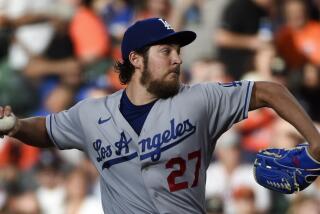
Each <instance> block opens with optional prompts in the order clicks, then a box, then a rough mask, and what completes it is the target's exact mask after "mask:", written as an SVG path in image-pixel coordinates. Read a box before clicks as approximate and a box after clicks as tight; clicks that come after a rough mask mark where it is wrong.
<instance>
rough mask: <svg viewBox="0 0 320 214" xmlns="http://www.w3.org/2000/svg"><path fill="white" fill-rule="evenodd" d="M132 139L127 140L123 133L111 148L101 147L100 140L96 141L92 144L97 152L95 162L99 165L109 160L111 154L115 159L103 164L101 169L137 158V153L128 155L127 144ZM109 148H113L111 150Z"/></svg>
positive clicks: (109, 146) (108, 146)
mask: <svg viewBox="0 0 320 214" xmlns="http://www.w3.org/2000/svg"><path fill="white" fill-rule="evenodd" d="M131 141H132V139H131V138H130V139H127V137H126V135H125V134H124V132H121V134H120V140H119V141H117V142H115V143H114V145H113V147H112V146H111V145H107V146H103V145H102V141H101V139H97V140H96V141H94V142H93V148H94V150H95V151H96V152H97V155H98V157H97V158H96V160H97V161H98V162H99V163H100V162H101V161H103V160H105V159H106V158H110V157H111V156H112V155H113V154H114V156H116V158H113V159H110V160H107V161H105V162H104V163H103V165H102V169H104V168H109V167H111V166H112V165H115V164H118V163H122V162H126V161H129V160H131V159H133V158H135V157H137V156H138V153H137V152H134V153H132V154H129V143H130V142H131ZM111 148H115V149H114V150H112V149H111Z"/></svg>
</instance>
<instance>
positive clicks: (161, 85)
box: [140, 61, 180, 99]
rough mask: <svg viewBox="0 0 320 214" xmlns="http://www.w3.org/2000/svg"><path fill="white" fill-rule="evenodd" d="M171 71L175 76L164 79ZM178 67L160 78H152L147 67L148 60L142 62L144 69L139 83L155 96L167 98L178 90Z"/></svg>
mask: <svg viewBox="0 0 320 214" xmlns="http://www.w3.org/2000/svg"><path fill="white" fill-rule="evenodd" d="M171 73H176V75H177V78H172V79H171V80H165V78H166V77H167V76H168V75H170V74H171ZM179 77H180V67H177V68H176V69H175V70H173V71H170V72H169V73H167V74H166V75H165V76H164V77H163V78H162V79H158V80H157V79H153V76H152V73H151V71H150V70H149V69H148V62H146V61H145V62H144V69H143V71H142V76H141V78H140V83H141V84H142V85H144V86H145V87H146V89H147V91H148V92H149V93H151V94H153V95H155V96H156V97H157V98H160V99H167V98H169V97H173V96H174V95H176V94H177V93H178V92H179V89H180V79H179Z"/></svg>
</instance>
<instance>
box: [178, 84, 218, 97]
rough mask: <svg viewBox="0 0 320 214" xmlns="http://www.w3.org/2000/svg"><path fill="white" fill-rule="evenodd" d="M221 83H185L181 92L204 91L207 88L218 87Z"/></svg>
mask: <svg viewBox="0 0 320 214" xmlns="http://www.w3.org/2000/svg"><path fill="white" fill-rule="evenodd" d="M218 86H219V83H216V82H203V83H195V84H184V85H182V86H181V88H180V91H179V94H181V95H183V94H188V95H189V94H194V93H203V91H205V90H206V88H208V87H210V88H212V87H213V88H214V87H218Z"/></svg>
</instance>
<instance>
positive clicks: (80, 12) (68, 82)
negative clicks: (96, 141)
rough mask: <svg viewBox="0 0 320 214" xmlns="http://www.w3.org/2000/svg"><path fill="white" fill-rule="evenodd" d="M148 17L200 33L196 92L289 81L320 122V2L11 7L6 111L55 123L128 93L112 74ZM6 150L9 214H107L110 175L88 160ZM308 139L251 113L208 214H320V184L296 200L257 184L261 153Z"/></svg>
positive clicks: (232, 134)
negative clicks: (133, 29) (70, 111)
mask: <svg viewBox="0 0 320 214" xmlns="http://www.w3.org/2000/svg"><path fill="white" fill-rule="evenodd" d="M148 17H162V18H165V19H166V20H167V21H168V22H169V23H170V24H171V25H172V26H173V28H174V29H176V30H183V29H190V30H194V31H195V32H197V34H198V38H197V40H196V41H195V42H194V43H192V44H191V45H189V46H187V47H185V48H183V50H182V57H183V67H182V69H183V71H184V72H183V77H182V78H183V81H184V82H185V83H191V84H193V83H198V82H208V81H219V82H229V81H233V80H239V79H248V80H256V81H263V80H268V81H276V82H280V83H282V84H284V85H286V86H287V87H288V88H289V89H290V91H291V92H292V93H293V94H294V95H295V97H296V98H297V99H298V101H299V102H300V103H301V104H302V105H303V107H304V108H305V110H306V111H307V112H308V114H309V115H310V116H311V117H312V119H313V121H314V122H315V124H318V123H319V121H320V111H319V107H320V99H319V95H320V93H319V92H320V84H319V80H320V78H319V66H320V22H319V18H320V1H319V0H302V1H299V0H282V1H276V0H274V1H273V0H141V1H139V0H82V1H81V0H0V105H7V104H10V105H11V106H12V107H13V110H14V112H15V113H16V115H18V116H19V117H25V116H44V115H46V114H49V113H51V112H59V111H62V110H64V109H67V108H69V107H70V106H72V105H73V104H74V103H76V102H78V101H80V100H82V99H84V98H88V97H101V96H105V95H108V94H110V93H113V92H114V91H116V90H119V89H121V88H123V87H124V86H123V85H121V84H120V83H119V81H118V79H117V73H115V72H114V71H113V67H112V66H113V63H114V61H115V60H119V59H120V54H121V53H120V49H119V45H120V42H121V38H122V35H123V32H124V31H125V29H126V28H127V27H128V26H129V25H130V24H131V23H133V22H134V21H136V20H139V19H143V18H148ZM1 141H2V142H1V144H0V213H13V214H39V213H44V214H51V213H52V214H60V213H61V214H62V213H66V214H82V213H85V214H87V213H102V209H101V204H100V199H99V197H100V195H99V180H98V174H97V172H96V171H95V169H94V167H93V166H92V164H91V163H90V161H89V160H88V159H87V157H86V156H85V155H84V154H82V153H81V152H78V151H75V150H70V151H58V150H52V149H45V150H39V149H37V148H32V147H29V146H26V145H23V144H21V143H20V142H17V141H15V140H14V139H12V138H5V139H2V140H1ZM301 142H303V140H302V139H301V136H300V135H299V134H298V133H297V132H296V131H295V130H294V129H293V127H292V126H291V125H289V124H288V123H286V122H284V121H283V120H281V119H280V118H279V117H278V116H276V115H275V113H274V112H273V111H271V110H269V109H260V110H258V111H255V112H251V113H250V114H249V119H248V120H246V121H243V122H241V123H240V124H237V125H236V126H235V127H234V128H232V129H231V130H230V131H228V132H227V133H226V134H224V135H223V137H222V138H221V139H220V140H219V142H218V144H217V147H216V151H215V153H214V155H213V157H212V160H213V161H212V164H211V165H210V166H209V169H208V173H207V174H208V177H207V188H206V193H207V209H208V213H212V214H213V213H216V214H218V213H231V214H233V213H235V214H238V213H239V214H251V213H294V214H300V213H303V214H305V213H309V214H312V213H320V207H319V206H318V204H319V202H320V201H319V200H320V180H319V179H318V180H317V181H316V182H315V183H313V184H312V185H311V186H310V187H309V188H308V189H307V190H306V191H304V192H301V193H298V194H295V195H291V196H285V195H280V194H277V193H274V192H270V191H268V190H266V189H264V188H262V187H260V186H258V185H257V184H256V183H255V181H254V178H253V175H252V161H253V159H254V155H255V154H256V152H257V151H259V150H260V149H263V148H266V147H270V146H272V147H286V148H290V147H293V146H294V145H296V144H298V143H301ZM128 179H129V178H128Z"/></svg>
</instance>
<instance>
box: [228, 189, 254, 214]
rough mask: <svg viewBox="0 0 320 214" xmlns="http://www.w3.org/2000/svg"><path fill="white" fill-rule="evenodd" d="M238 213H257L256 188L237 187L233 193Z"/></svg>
mask: <svg viewBox="0 0 320 214" xmlns="http://www.w3.org/2000/svg"><path fill="white" fill-rule="evenodd" d="M232 197H233V199H234V203H235V207H236V208H235V210H236V213H237V214H256V213H258V212H257V208H256V206H255V194H254V190H253V189H252V188H251V187H248V186H239V187H236V188H235V190H234V191H233V193H232Z"/></svg>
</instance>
